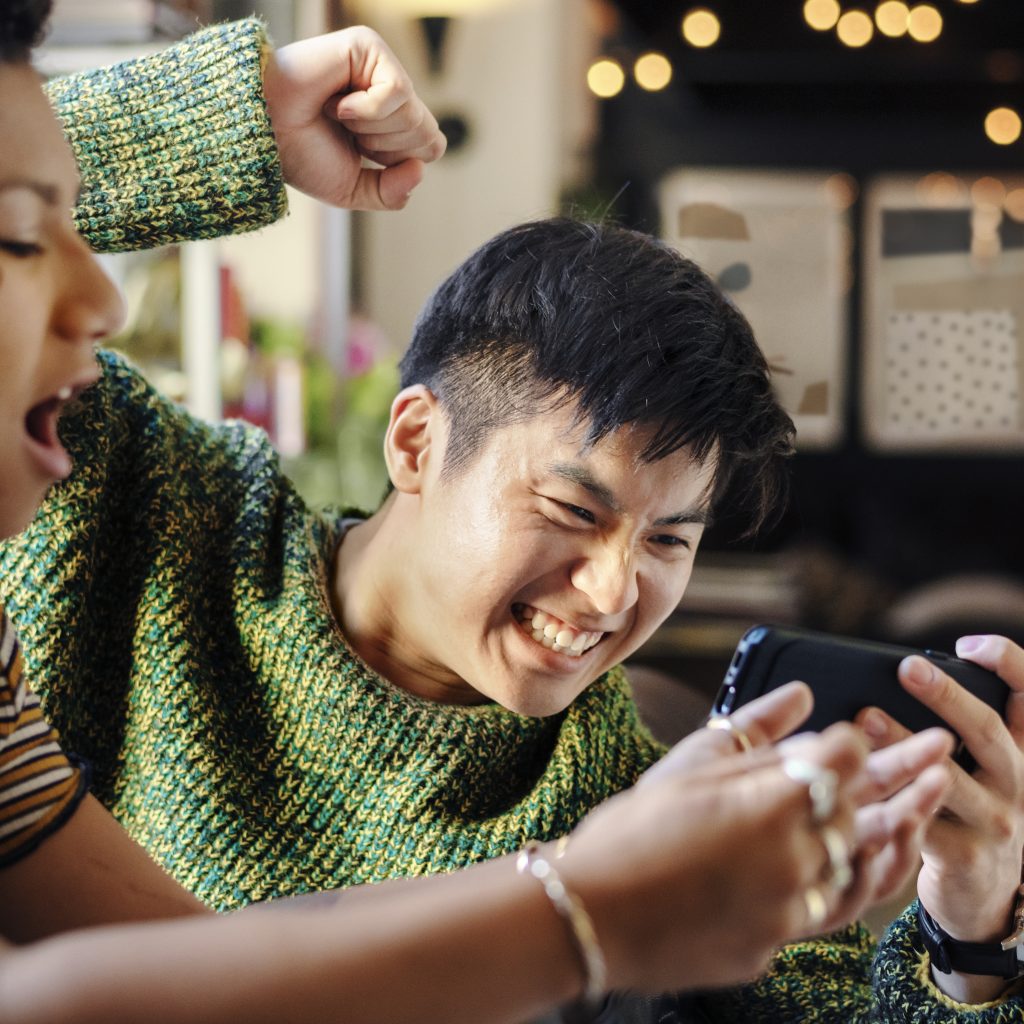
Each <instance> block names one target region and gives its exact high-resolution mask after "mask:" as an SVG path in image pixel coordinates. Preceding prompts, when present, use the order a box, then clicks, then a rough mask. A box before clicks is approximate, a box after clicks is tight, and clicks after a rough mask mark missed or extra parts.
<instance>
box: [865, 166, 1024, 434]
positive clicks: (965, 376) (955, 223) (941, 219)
mask: <svg viewBox="0 0 1024 1024" xmlns="http://www.w3.org/2000/svg"><path fill="white" fill-rule="evenodd" d="M865 200H866V201H865V223H864V361H863V381H862V389H861V394H862V409H863V422H864V431H865V435H866V439H867V441H868V443H869V444H871V445H873V446H875V447H877V448H881V449H887V450H893V451H900V450H903V451H909V450H914V451H927V450H946V451H965V452H966V451H985V450H990V451H997V450H1000V449H1021V448H1024V403H1022V393H1024V387H1022V385H1024V344H1022V339H1024V179H1020V180H1016V181H1015V180H1012V179H1010V178H1005V177H1003V178H1000V177H997V176H992V175H981V174H979V175H959V176H954V175H951V174H944V173H933V174H927V175H921V176H917V177H905V176H898V177H897V176H892V177H882V178H878V179H876V180H875V181H874V182H872V183H871V185H870V187H869V188H868V190H867V194H866V196H865Z"/></svg>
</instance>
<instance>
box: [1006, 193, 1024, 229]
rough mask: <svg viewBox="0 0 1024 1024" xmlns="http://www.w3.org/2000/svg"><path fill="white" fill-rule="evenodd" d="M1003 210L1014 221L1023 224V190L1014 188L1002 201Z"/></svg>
mask: <svg viewBox="0 0 1024 1024" xmlns="http://www.w3.org/2000/svg"><path fill="white" fill-rule="evenodd" d="M1003 209H1005V210H1006V212H1007V213H1008V214H1009V215H1010V216H1011V217H1012V218H1013V219H1014V220H1019V221H1021V222H1022V223H1024V188H1015V189H1014V190H1013V191H1012V192H1009V193H1007V196H1006V198H1005V199H1004V200H1003Z"/></svg>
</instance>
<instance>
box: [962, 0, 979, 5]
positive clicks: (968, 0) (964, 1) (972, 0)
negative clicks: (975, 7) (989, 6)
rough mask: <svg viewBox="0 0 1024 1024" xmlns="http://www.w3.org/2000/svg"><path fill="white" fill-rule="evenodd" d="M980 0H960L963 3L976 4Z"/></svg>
mask: <svg viewBox="0 0 1024 1024" xmlns="http://www.w3.org/2000/svg"><path fill="white" fill-rule="evenodd" d="M977 2H978V0H960V3H962V4H976V3H977Z"/></svg>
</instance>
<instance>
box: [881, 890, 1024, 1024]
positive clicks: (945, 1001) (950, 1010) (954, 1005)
mask: <svg viewBox="0 0 1024 1024" xmlns="http://www.w3.org/2000/svg"><path fill="white" fill-rule="evenodd" d="M929 966H930V965H929V964H928V960H927V956H926V955H925V954H924V952H923V950H922V948H921V943H920V937H919V935H918V931H917V904H916V902H915V903H912V904H911V905H910V907H909V908H908V909H907V910H905V911H904V912H903V913H902V914H901V915H900V916H899V917H898V918H896V920H895V921H894V922H893V924H892V925H891V926H890V928H889V931H888V932H887V933H886V936H885V938H884V939H883V940H882V942H881V944H880V945H879V949H878V955H877V957H876V959H875V968H874V974H875V993H876V996H877V998H878V1009H879V1011H880V1013H879V1019H881V1020H885V1021H891V1022H894V1024H898V1022H903V1021H906V1022H908V1024H947V1022H949V1021H952V1020H955V1021H957V1022H958V1024H1010V1022H1019V1021H1021V1020H1024V999H1022V997H1021V994H1020V989H1019V986H1017V985H1011V986H1010V988H1008V989H1007V991H1006V992H1004V994H1003V996H1002V997H1001V998H1000V999H998V1000H995V1001H993V1002H990V1003H978V1004H976V1005H968V1004H966V1003H958V1002H955V1001H954V1000H952V999H950V998H949V996H947V995H945V993H943V992H942V991H941V990H940V989H939V988H938V987H937V986H936V985H935V984H934V983H933V982H932V980H931V977H930V970H929Z"/></svg>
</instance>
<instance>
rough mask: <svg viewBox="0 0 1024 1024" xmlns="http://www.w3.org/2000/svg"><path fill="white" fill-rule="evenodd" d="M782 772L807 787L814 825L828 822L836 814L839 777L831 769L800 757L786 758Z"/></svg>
mask: <svg viewBox="0 0 1024 1024" xmlns="http://www.w3.org/2000/svg"><path fill="white" fill-rule="evenodd" d="M782 770H783V771H784V772H785V773H786V774H787V775H788V776H789V777H790V778H791V779H792V780H793V781H794V782H802V783H803V784H804V785H805V786H806V787H807V794H808V796H810V798H811V820H812V821H813V822H814V823H815V825H820V824H821V823H822V822H824V821H828V819H829V818H831V817H832V815H833V814H835V812H836V797H837V795H838V793H839V776H838V775H836V773H835V772H834V771H832V769H831V768H822V767H821V765H818V764H814V763H813V762H812V761H805V760H803V758H800V757H787V758H786V759H785V760H784V761H783V762H782Z"/></svg>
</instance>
